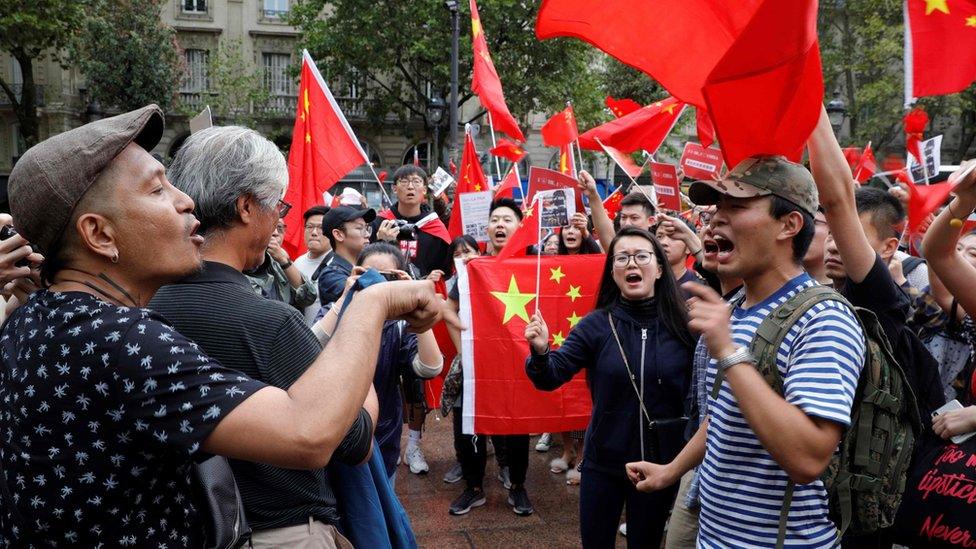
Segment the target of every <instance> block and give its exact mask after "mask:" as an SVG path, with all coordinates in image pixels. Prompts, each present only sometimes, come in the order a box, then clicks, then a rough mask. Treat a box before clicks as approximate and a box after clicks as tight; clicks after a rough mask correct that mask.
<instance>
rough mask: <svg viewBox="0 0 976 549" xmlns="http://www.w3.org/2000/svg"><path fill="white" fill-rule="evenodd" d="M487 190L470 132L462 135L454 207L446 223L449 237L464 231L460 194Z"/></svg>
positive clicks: (486, 181) (454, 236)
mask: <svg viewBox="0 0 976 549" xmlns="http://www.w3.org/2000/svg"><path fill="white" fill-rule="evenodd" d="M487 190H488V180H487V179H486V178H485V172H484V170H482V169H481V161H480V160H479V159H478V151H477V150H475V148H474V140H473V139H471V134H466V135H465V136H464V152H463V153H461V170H460V173H459V175H458V179H457V188H456V189H455V195H454V208H453V209H452V210H451V220H450V223H448V225H447V232H448V233H450V235H451V238H452V239H453V238H457V237H459V236H461V234H463V232H464V229H463V227H464V225H463V224H462V221H461V194H463V193H476V192H481V191H487Z"/></svg>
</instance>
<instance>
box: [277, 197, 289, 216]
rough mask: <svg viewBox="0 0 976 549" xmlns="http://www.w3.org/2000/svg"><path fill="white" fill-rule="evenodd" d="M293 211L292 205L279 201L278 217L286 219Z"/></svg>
mask: <svg viewBox="0 0 976 549" xmlns="http://www.w3.org/2000/svg"><path fill="white" fill-rule="evenodd" d="M290 211H291V204H289V203H287V202H285V201H284V200H281V199H279V200H278V217H279V218H281V217H285V216H286V215H288V212H290Z"/></svg>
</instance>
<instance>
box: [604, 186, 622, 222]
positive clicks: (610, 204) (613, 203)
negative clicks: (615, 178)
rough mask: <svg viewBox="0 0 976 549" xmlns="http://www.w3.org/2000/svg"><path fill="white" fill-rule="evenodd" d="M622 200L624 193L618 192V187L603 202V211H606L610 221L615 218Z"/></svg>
mask: <svg viewBox="0 0 976 549" xmlns="http://www.w3.org/2000/svg"><path fill="white" fill-rule="evenodd" d="M623 199H624V193H622V192H620V187H617V189H616V190H614V191H613V192H612V193H610V196H608V197H606V198H605V199H604V200H603V209H604V210H606V212H607V215H608V216H609V217H610V219H611V220H614V219H616V218H617V213H618V212H619V211H620V203H621V202H622V201H623Z"/></svg>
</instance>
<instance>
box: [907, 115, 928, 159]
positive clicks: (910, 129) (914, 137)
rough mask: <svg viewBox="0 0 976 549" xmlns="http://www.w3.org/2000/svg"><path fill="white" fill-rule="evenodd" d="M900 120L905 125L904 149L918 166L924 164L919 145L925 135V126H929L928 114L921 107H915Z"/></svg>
mask: <svg viewBox="0 0 976 549" xmlns="http://www.w3.org/2000/svg"><path fill="white" fill-rule="evenodd" d="M902 120H903V122H904V123H905V148H906V149H907V150H908V152H909V153H911V155H912V156H914V157H915V160H916V161H917V162H918V163H919V164H925V159H924V158H922V151H921V150H920V149H919V144H920V143H921V142H922V137H923V136H924V134H925V126H928V125H929V114H928V113H927V112H925V111H924V110H922V108H921V107H916V108H914V109H912V110H911V111H909V113H908V114H906V115H905V118H903V119H902Z"/></svg>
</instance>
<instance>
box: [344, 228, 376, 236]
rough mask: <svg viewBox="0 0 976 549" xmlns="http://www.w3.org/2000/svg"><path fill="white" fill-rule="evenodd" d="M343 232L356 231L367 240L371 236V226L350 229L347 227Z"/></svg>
mask: <svg viewBox="0 0 976 549" xmlns="http://www.w3.org/2000/svg"><path fill="white" fill-rule="evenodd" d="M344 230H345V231H347V232H352V231H357V232H359V233H360V234H362V235H363V236H365V237H367V238H369V235H371V234H373V227H372V225H353V226H352V227H350V226H348V225H347V226H346V227H345V228H344Z"/></svg>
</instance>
